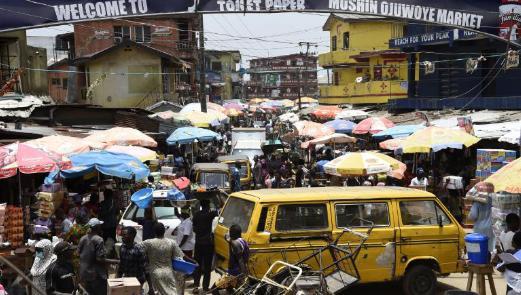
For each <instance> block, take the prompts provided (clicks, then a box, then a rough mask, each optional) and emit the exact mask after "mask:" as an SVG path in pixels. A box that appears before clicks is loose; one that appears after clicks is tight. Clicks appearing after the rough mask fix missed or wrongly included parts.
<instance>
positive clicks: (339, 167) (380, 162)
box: [324, 152, 401, 176]
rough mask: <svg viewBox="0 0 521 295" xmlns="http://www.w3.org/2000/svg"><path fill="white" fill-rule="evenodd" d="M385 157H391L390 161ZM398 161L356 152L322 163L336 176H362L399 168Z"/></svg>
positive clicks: (325, 169)
mask: <svg viewBox="0 0 521 295" xmlns="http://www.w3.org/2000/svg"><path fill="white" fill-rule="evenodd" d="M387 158H390V159H392V161H391V160H389V159H387ZM400 163H401V162H400V161H397V160H395V159H393V158H391V157H388V156H385V155H382V154H378V153H372V152H356V153H347V154H345V155H343V156H340V157H338V158H336V159H334V160H332V161H331V162H329V163H327V164H326V165H324V171H325V172H326V173H327V174H331V175H336V176H364V175H371V174H379V173H387V172H390V171H392V170H393V169H399V168H400V165H399V164H400Z"/></svg>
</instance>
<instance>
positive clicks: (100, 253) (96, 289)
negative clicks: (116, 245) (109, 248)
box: [78, 218, 119, 295]
mask: <svg viewBox="0 0 521 295" xmlns="http://www.w3.org/2000/svg"><path fill="white" fill-rule="evenodd" d="M102 224H103V221H100V220H99V219H97V218H91V219H90V220H89V222H88V223H87V226H88V227H89V233H88V234H87V235H85V236H83V237H82V238H81V239H80V243H79V245H78V252H79V254H80V280H81V282H82V283H83V284H84V287H85V289H86V290H87V292H88V293H89V294H91V295H105V294H107V269H106V264H107V263H114V264H117V263H119V261H118V260H109V259H107V258H105V247H104V243H103V238H102V237H101V236H102V235H103V231H102V229H101V225H102Z"/></svg>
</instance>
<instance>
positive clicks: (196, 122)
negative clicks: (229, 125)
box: [185, 110, 228, 128]
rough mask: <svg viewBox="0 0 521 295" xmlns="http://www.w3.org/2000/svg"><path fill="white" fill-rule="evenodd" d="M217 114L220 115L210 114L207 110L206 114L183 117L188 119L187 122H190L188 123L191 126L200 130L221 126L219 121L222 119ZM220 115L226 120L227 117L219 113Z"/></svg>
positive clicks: (191, 114)
mask: <svg viewBox="0 0 521 295" xmlns="http://www.w3.org/2000/svg"><path fill="white" fill-rule="evenodd" d="M219 114H220V113H218V112H211V111H210V110H208V113H203V112H190V113H185V115H186V116H187V117H188V120H190V122H191V123H192V125H193V126H195V127H201V128H208V127H211V126H219V125H221V121H223V120H222V119H223V118H222V117H221V116H220V115H219ZM221 115H222V116H224V117H225V118H226V119H228V117H226V115H225V114H222V113H221Z"/></svg>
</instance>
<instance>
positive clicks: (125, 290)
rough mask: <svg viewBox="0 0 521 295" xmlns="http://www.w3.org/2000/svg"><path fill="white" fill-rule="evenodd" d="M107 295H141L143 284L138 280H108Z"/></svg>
mask: <svg viewBox="0 0 521 295" xmlns="http://www.w3.org/2000/svg"><path fill="white" fill-rule="evenodd" d="M107 295H141V284H140V283H139V281H138V280H137V279H136V278H120V279H108V280H107Z"/></svg>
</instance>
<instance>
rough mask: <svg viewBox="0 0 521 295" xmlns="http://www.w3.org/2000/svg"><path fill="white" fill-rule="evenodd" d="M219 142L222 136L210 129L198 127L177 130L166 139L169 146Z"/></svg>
mask: <svg viewBox="0 0 521 295" xmlns="http://www.w3.org/2000/svg"><path fill="white" fill-rule="evenodd" d="M216 139H217V140H219V139H221V136H220V135H219V134H218V133H215V132H213V131H211V130H208V129H203V128H197V127H182V128H177V129H176V130H175V131H174V132H173V133H172V134H170V136H169V137H168V138H167V139H166V142H167V143H168V144H169V145H174V144H188V143H193V142H195V141H201V142H204V141H212V140H216Z"/></svg>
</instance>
